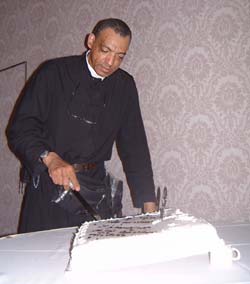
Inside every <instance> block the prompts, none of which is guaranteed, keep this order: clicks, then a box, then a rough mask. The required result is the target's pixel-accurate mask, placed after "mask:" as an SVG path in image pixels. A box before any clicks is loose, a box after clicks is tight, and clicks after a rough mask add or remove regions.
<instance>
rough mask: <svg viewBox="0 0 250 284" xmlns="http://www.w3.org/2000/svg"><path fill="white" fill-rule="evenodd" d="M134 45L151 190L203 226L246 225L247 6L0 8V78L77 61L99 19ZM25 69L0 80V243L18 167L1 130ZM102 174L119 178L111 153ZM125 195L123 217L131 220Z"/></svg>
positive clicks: (113, 1) (47, 4)
mask: <svg viewBox="0 0 250 284" xmlns="http://www.w3.org/2000/svg"><path fill="white" fill-rule="evenodd" d="M106 17H120V18H122V19H124V20H125V21H126V22H127V23H128V24H129V25H130V26H131V28H132V31H133V40H132V44H131V47H130V51H129V53H128V55H127V57H126V59H125V61H124V64H123V68H124V69H126V70H127V71H129V72H130V73H131V74H133V75H134V77H135V79H136V82H137V87H138V90H139V93H140V103H141V108H142V114H143V117H144V123H145V128H146V132H147V136H148V141H149V147H150V151H151V156H152V163H153V170H154V176H155V184H156V186H161V187H163V186H164V185H167V187H168V205H169V206H173V207H178V208H180V209H182V210H184V211H188V212H190V213H192V214H195V215H196V216H200V217H204V218H206V219H207V220H208V221H211V222H245V221H250V190H249V185H250V1H249V0H188V1H187V0H153V1H152V0H136V1H134V0H85V1H82V0H75V1H73V0H72V1H69V0H56V1H50V0H22V1H21V0H11V1H10V0H1V1H0V69H2V68H5V67H7V66H9V65H12V64H15V63H18V62H21V61H27V62H28V75H30V74H31V73H32V71H33V70H34V68H36V67H37V66H38V64H39V63H40V62H42V61H44V60H46V59H48V58H53V57H60V56H65V55H70V54H80V53H82V52H83V51H84V39H85V36H86V34H87V33H88V32H90V31H91V29H92V27H93V25H94V24H95V23H96V21H98V20H99V19H102V18H106ZM23 81H24V69H23V66H19V67H17V68H15V69H12V70H9V71H6V72H2V73H0V93H1V95H0V108H1V111H0V116H1V119H0V123H1V124H0V125H1V136H0V139H1V145H0V151H1V153H0V154H1V155H0V169H1V170H0V182H1V201H0V234H7V233H12V232H15V231H16V225H17V220H18V214H19V207H20V202H21V199H22V195H21V194H19V193H18V168H19V163H18V161H17V160H16V158H15V157H14V155H13V154H11V153H10V151H9V149H8V147H7V146H6V137H5V133H4V130H5V127H6V124H7V121H8V118H9V116H10V113H11V110H12V108H13V106H14V103H15V100H16V98H17V97H18V94H19V92H20V90H21V88H22V86H23ZM108 168H109V169H110V170H111V171H112V172H113V173H114V174H116V175H117V176H119V177H121V178H124V175H123V173H122V168H121V164H120V162H119V160H118V158H117V154H116V151H115V150H114V157H113V159H112V161H111V162H109V163H108ZM134 213H136V210H133V209H132V205H131V201H130V197H129V193H128V190H127V188H126V194H125V196H124V214H134Z"/></svg>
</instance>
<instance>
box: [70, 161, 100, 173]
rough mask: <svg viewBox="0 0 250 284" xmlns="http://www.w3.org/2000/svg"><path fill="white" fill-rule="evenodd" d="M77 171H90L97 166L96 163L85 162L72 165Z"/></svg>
mask: <svg viewBox="0 0 250 284" xmlns="http://www.w3.org/2000/svg"><path fill="white" fill-rule="evenodd" d="M72 166H73V168H74V170H75V172H76V173H78V172H84V171H90V170H93V169H95V168H96V164H95V163H83V164H73V165H72Z"/></svg>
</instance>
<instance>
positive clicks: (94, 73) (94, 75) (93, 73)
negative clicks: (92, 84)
mask: <svg viewBox="0 0 250 284" xmlns="http://www.w3.org/2000/svg"><path fill="white" fill-rule="evenodd" d="M89 53H90V50H88V51H87V52H86V62H87V65H88V68H89V72H90V74H91V76H92V77H94V78H97V79H101V80H104V78H105V77H102V76H100V75H98V74H97V73H96V72H95V70H94V68H93V67H92V66H91V65H90V64H89V60H88V54H89Z"/></svg>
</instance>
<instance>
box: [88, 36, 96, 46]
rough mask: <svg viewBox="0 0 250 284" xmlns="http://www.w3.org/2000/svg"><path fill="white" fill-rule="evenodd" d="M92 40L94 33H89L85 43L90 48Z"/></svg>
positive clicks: (93, 39)
mask: <svg viewBox="0 0 250 284" xmlns="http://www.w3.org/2000/svg"><path fill="white" fill-rule="evenodd" d="M94 41H95V35H94V34H92V33H90V34H89V36H88V40H87V45H88V48H89V49H92V47H93V44H94Z"/></svg>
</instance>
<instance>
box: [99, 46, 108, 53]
mask: <svg viewBox="0 0 250 284" xmlns="http://www.w3.org/2000/svg"><path fill="white" fill-rule="evenodd" d="M101 51H102V52H104V53H107V52H109V50H108V48H105V47H102V49H101Z"/></svg>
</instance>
